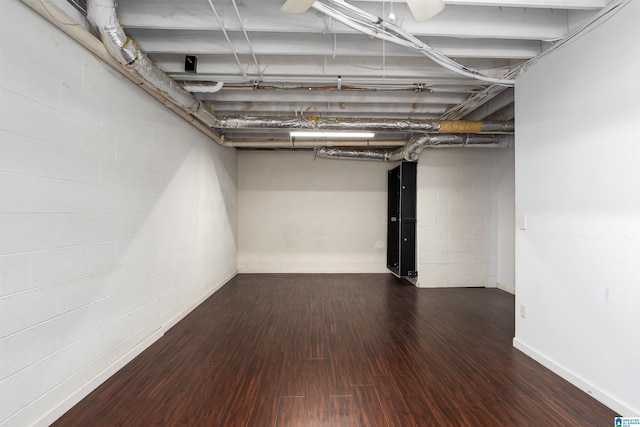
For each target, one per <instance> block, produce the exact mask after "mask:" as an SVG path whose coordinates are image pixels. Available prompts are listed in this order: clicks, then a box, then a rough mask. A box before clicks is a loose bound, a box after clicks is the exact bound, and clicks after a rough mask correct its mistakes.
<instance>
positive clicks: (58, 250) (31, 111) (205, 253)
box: [0, 0, 237, 427]
mask: <svg viewBox="0 0 640 427" xmlns="http://www.w3.org/2000/svg"><path fill="white" fill-rule="evenodd" d="M236 173H237V172H236V154H235V151H234V150H232V149H223V148H221V147H218V146H216V145H215V144H214V143H212V142H211V141H209V140H208V139H207V138H206V137H204V136H203V135H202V134H200V133H199V132H197V131H196V130H195V129H193V128H192V127H191V126H190V125H188V124H187V123H185V122H184V121H182V120H181V119H179V118H178V117H176V116H175V115H174V114H173V113H171V112H170V111H169V110H167V109H166V108H165V107H164V106H162V105H160V104H158V103H157V102H156V101H155V100H153V99H152V98H151V97H149V96H148V95H147V94H145V93H143V92H142V91H140V90H139V89H138V88H136V87H135V85H133V84H131V83H130V82H129V81H128V80H126V79H125V78H123V77H122V76H120V75H119V74H117V73H116V72H115V71H113V70H111V69H109V68H108V67H107V66H106V65H104V64H102V63H101V62H99V60H98V59H96V58H95V57H94V56H93V55H91V54H90V53H88V52H87V51H85V50H84V49H83V48H82V47H80V46H79V45H77V44H76V43H75V42H74V41H72V40H70V39H69V38H67V37H66V36H65V35H64V34H62V33H61V32H59V31H58V30H57V29H56V28H55V27H53V26H51V25H50V24H49V23H47V22H46V21H44V20H43V19H42V18H41V17H39V16H38V15H36V14H35V13H34V12H32V11H31V10H30V9H28V8H27V7H26V6H24V5H23V4H22V3H21V2H19V1H17V0H0V425H1V426H3V427H4V426H25V425H31V424H34V423H36V424H41V425H46V424H48V423H49V422H51V421H53V419H55V418H56V417H57V416H59V415H61V414H62V413H63V412H64V410H66V409H67V408H69V407H70V406H72V405H73V404H74V403H75V402H76V401H78V400H79V399H80V398H82V397H83V396H84V395H85V394H86V393H88V392H89V391H91V389H92V387H95V386H96V385H97V384H98V383H99V382H100V381H102V380H104V379H106V377H107V376H108V375H109V374H111V373H113V372H114V371H115V370H116V369H117V368H119V367H120V366H122V364H123V363H124V362H126V361H127V360H129V359H130V358H131V357H132V356H133V355H135V354H137V353H138V352H140V351H141V350H143V349H144V348H145V347H146V346H147V345H148V344H150V343H151V342H152V341H153V340H155V339H156V338H158V337H159V336H161V334H162V332H163V330H165V329H166V328H167V327H169V326H171V325H172V324H173V322H175V321H176V319H178V318H180V316H182V315H184V314H185V313H186V312H188V311H189V310H190V309H192V307H193V306H194V304H197V303H198V302H199V301H201V299H202V298H204V297H206V296H207V295H209V294H210V293H211V292H213V291H214V290H215V289H217V288H218V287H219V286H221V285H222V284H223V283H225V281H226V280H228V279H229V278H230V277H231V276H233V275H234V274H235V272H236V214H237V200H236V198H237V196H236V182H237V181H236Z"/></svg>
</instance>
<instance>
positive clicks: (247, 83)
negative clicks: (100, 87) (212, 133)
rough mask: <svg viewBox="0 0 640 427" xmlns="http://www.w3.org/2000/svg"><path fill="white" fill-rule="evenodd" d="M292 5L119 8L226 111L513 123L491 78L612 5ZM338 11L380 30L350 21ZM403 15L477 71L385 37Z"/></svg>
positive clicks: (557, 0) (479, 1)
mask: <svg viewBox="0 0 640 427" xmlns="http://www.w3.org/2000/svg"><path fill="white" fill-rule="evenodd" d="M283 3H284V0H181V1H171V0H119V1H118V3H117V13H118V16H119V20H120V23H121V25H122V26H123V27H124V30H125V31H126V33H127V35H128V36H129V37H131V38H133V39H134V40H136V41H137V43H138V46H139V47H140V48H141V50H143V51H145V52H146V53H147V54H148V56H149V57H150V58H151V59H152V60H153V61H154V62H155V63H156V64H157V65H158V66H159V67H160V68H161V69H162V70H164V71H165V72H166V73H167V74H169V76H171V77H172V78H173V79H175V80H177V81H179V82H181V83H184V84H186V85H187V86H186V87H187V90H189V91H191V92H193V93H194V95H195V96H196V97H198V98H199V99H200V100H202V101H204V102H205V103H207V104H208V105H210V106H211V108H212V109H213V111H215V113H216V114H217V115H219V116H228V115H232V116H235V115H242V116H250V117H257V118H267V119H268V118H270V117H292V116H298V117H300V116H304V117H311V116H313V117H321V118H323V119H332V118H347V117H348V118H351V119H353V118H356V119H357V118H369V119H381V120H425V119H430V120H433V119H440V120H458V119H466V120H500V121H503V120H507V121H508V120H512V119H513V88H511V87H509V86H510V85H508V84H500V83H498V84H496V83H494V82H491V81H487V80H492V79H498V80H513V79H517V76H518V73H519V72H521V71H522V69H523V66H524V63H526V62H527V61H529V60H531V59H532V58H536V57H537V56H539V55H540V54H542V53H543V52H545V51H548V50H549V49H550V48H553V47H554V46H555V45H557V44H558V43H562V42H563V41H566V40H567V38H568V37H571V36H572V34H573V33H574V32H575V31H576V30H579V29H580V28H583V27H584V26H585V25H587V24H589V23H590V22H591V21H593V19H594V18H595V17H597V16H599V15H601V14H602V13H603V12H604V11H606V9H607V7H609V8H611V4H612V2H611V1H609V0H497V1H483V0H445V3H446V7H445V9H444V11H442V12H441V13H439V14H438V15H436V16H435V17H433V18H431V19H429V20H427V21H425V22H420V23H418V22H416V21H415V19H414V18H413V16H412V15H411V13H410V11H409V9H408V7H407V5H406V3H405V2H404V1H385V0H368V1H361V0H352V1H350V2H349V3H347V4H346V5H352V6H355V7H356V8H357V9H361V10H362V11H364V12H366V13H369V14H371V15H372V16H375V17H380V18H382V20H377V22H372V20H369V22H367V20H366V19H363V18H362V16H366V15H354V14H353V12H349V11H348V10H347V11H346V12H345V7H344V5H345V4H344V2H340V1H335V0H319V1H317V2H316V4H315V7H313V8H311V9H309V10H308V11H307V12H305V13H302V14H297V15H294V14H288V13H285V12H282V11H281V9H280V8H281V6H282V4H283ZM613 3H615V2H613ZM332 11H336V12H337V13H344V14H345V15H347V16H349V19H352V20H353V19H356V21H354V22H359V23H360V24H361V26H364V27H365V28H370V29H373V30H372V31H374V32H376V35H373V34H372V33H370V34H363V32H361V31H358V30H357V29H354V28H353V26H348V25H347V24H345V23H344V20H343V21H342V22H341V20H340V19H338V17H337V16H336V15H333V16H332V14H333V12H332ZM347 12H348V13H347ZM391 13H393V15H395V19H390V14H391ZM393 15H391V16H392V18H393ZM385 21H386V22H385ZM394 25H396V26H397V27H398V28H399V29H400V30H401V31H403V32H406V33H407V34H409V35H410V36H413V37H415V38H416V39H417V42H418V43H423V44H424V45H425V46H426V48H425V49H426V50H428V49H429V48H432V49H434V50H435V51H436V53H438V54H442V55H445V56H447V57H448V58H450V59H452V60H454V61H456V62H457V63H459V64H461V65H462V66H463V69H465V70H468V71H469V73H467V75H462V74H460V73H457V72H453V71H450V70H449V69H446V68H445V67H443V66H441V65H438V64H436V63H435V62H434V61H433V60H432V59H430V58H429V57H428V56H426V55H425V52H424V51H422V50H419V49H416V48H415V47H409V46H406V45H400V44H397V43H396V42H394V40H393V39H392V38H389V37H387V40H381V39H379V38H377V36H378V35H379V34H383V33H385V30H387V31H391V32H392V33H393V26H394ZM376 28H377V29H376ZM423 50H424V49H423ZM187 55H189V56H195V57H197V64H196V70H195V72H192V71H186V70H185V56H187ZM470 74H478V75H480V76H485V77H486V78H485V79H484V80H482V79H476V78H473V76H470ZM218 132H219V133H220V134H222V135H223V136H224V137H225V139H228V140H233V141H234V142H236V143H242V142H247V143H250V144H259V143H260V142H274V141H282V142H283V145H287V144H288V143H290V142H291V138H290V135H289V132H288V131H287V130H286V129H269V130H265V129H235V128H220V129H218ZM411 136H412V133H411V132H408V131H404V130H400V131H399V130H392V131H378V132H377V133H376V136H375V138H374V139H373V140H374V141H380V143H379V144H378V145H384V144H386V143H388V145H399V144H402V143H404V142H406V141H407V140H409V139H410V138H411ZM394 141H397V144H393V142H394Z"/></svg>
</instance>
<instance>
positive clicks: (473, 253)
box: [417, 149, 513, 287]
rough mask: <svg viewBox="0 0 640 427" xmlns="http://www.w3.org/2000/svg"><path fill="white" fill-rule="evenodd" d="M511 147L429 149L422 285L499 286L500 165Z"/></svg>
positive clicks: (424, 163) (421, 195) (423, 187)
mask: <svg viewBox="0 0 640 427" xmlns="http://www.w3.org/2000/svg"><path fill="white" fill-rule="evenodd" d="M509 151H510V150H507V151H504V152H503V151H501V150H478V149H475V150H474V149H431V150H425V152H423V155H422V157H421V159H420V161H419V163H418V178H417V182H418V195H417V196H418V211H417V226H418V228H417V257H418V260H417V261H418V286H420V287H467V286H489V287H495V286H496V275H497V247H498V225H499V224H498V210H499V206H498V201H499V200H500V197H501V196H500V195H499V191H498V186H497V185H498V181H497V180H496V173H497V171H498V170H499V169H496V167H497V160H498V159H501V158H503V157H505V156H507V153H508V152H509ZM506 162H507V163H508V162H509V160H508V157H507V160H506ZM512 162H513V160H512V158H511V164H512ZM511 200H513V197H511Z"/></svg>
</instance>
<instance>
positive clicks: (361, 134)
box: [290, 130, 376, 139]
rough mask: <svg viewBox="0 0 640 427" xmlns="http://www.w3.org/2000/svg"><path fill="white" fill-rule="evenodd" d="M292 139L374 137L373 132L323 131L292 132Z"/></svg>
mask: <svg viewBox="0 0 640 427" xmlns="http://www.w3.org/2000/svg"><path fill="white" fill-rule="evenodd" d="M290 135H291V137H292V138H365V139H367V138H368V139H370V138H373V137H374V136H376V134H375V133H373V132H324V131H311V132H309V131H303V130H301V131H292V132H291V133H290Z"/></svg>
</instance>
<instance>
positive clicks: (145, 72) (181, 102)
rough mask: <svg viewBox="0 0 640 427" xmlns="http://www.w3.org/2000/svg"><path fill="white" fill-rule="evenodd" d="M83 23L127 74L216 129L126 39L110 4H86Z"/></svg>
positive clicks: (98, 0)
mask: <svg viewBox="0 0 640 427" xmlns="http://www.w3.org/2000/svg"><path fill="white" fill-rule="evenodd" d="M87 19H88V20H89V22H90V23H91V25H93V26H94V27H95V28H96V31H98V34H99V35H100V38H101V39H102V42H103V43H104V45H105V46H106V48H107V50H108V51H109V53H110V54H111V55H112V56H113V57H114V58H115V59H116V60H117V61H118V62H119V63H120V64H122V65H123V66H124V67H125V68H127V70H129V72H131V73H134V74H135V75H136V76H138V77H139V78H140V79H141V80H142V81H143V82H144V83H146V84H147V85H149V86H151V87H152V88H154V89H155V90H156V91H158V92H160V93H161V94H162V95H163V96H164V97H166V98H167V99H168V100H169V101H170V102H172V103H174V104H176V105H177V106H179V107H180V108H182V109H184V110H185V111H187V112H188V113H189V114H191V115H193V116H194V117H195V118H197V119H198V120H200V121H201V122H203V123H205V124H206V125H207V126H209V127H211V128H215V127H219V123H218V120H217V118H216V116H215V114H214V113H213V111H211V110H210V109H209V107H208V106H207V105H206V104H204V103H203V102H201V101H200V100H199V99H198V98H196V97H195V96H193V95H192V94H191V93H189V92H187V91H186V90H185V89H184V88H183V87H182V86H181V85H180V84H179V83H177V82H176V81H175V80H173V79H172V78H171V77H169V76H168V75H167V74H166V73H165V72H164V71H162V70H161V69H160V68H159V67H158V66H157V65H156V64H155V63H154V62H153V61H151V60H150V59H149V57H147V55H146V54H145V53H144V52H143V51H142V50H140V49H139V48H138V45H137V44H136V42H135V41H134V40H132V39H130V38H129V37H128V36H127V34H126V33H125V32H124V29H123V28H122V26H121V25H120V21H119V20H118V15H117V14H116V5H115V1H114V0H88V1H87ZM216 142H217V143H219V144H224V138H223V137H221V136H219V137H218V138H217V139H216Z"/></svg>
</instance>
